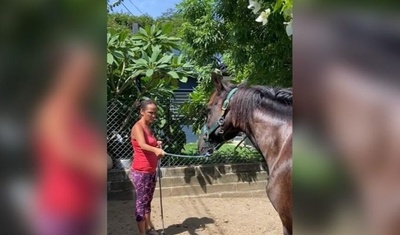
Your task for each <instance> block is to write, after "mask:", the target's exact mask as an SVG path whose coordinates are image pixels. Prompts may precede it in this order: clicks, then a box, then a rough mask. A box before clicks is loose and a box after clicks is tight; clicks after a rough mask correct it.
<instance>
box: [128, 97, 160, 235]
mask: <svg viewBox="0 0 400 235" xmlns="http://www.w3.org/2000/svg"><path fill="white" fill-rule="evenodd" d="M139 108H140V115H141V118H140V120H139V121H137V122H136V123H135V125H133V127H132V135H131V140H132V146H133V151H134V158H133V162H132V167H131V179H132V181H133V185H134V187H135V192H136V211H135V217H136V221H137V226H138V229H139V233H140V235H145V234H149V235H153V234H158V233H157V232H156V231H155V229H154V225H153V223H152V222H151V220H150V218H151V216H150V212H151V201H152V200H153V194H154V189H155V187H156V169H157V163H158V160H159V159H160V158H161V157H163V156H164V154H165V153H164V151H163V150H162V149H161V141H157V139H156V137H155V136H154V134H153V133H152V131H151V130H150V127H149V126H150V124H151V123H152V122H153V121H154V120H155V117H156V113H157V106H156V104H155V103H154V101H152V100H144V101H142V102H141V103H140V105H139Z"/></svg>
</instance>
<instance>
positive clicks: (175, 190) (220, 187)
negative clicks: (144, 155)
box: [107, 163, 268, 200]
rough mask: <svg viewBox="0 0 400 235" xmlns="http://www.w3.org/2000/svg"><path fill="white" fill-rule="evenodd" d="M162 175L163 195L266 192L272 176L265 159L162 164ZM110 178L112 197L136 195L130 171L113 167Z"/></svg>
mask: <svg viewBox="0 0 400 235" xmlns="http://www.w3.org/2000/svg"><path fill="white" fill-rule="evenodd" d="M161 175H162V179H161V184H162V196H163V197H191V196H195V197H223V196H225V195H230V196H245V197H246V196H247V197H251V196H265V186H266V184H267V178H268V177H267V172H266V166H265V164H263V163H240V164H227V165H201V166H187V167H171V168H169V167H167V168H161ZM107 181H108V182H107V193H108V199H109V200H130V199H133V196H134V193H133V186H132V183H131V182H130V180H129V178H128V176H127V172H125V171H124V170H110V171H109V172H108V180H107ZM158 186H159V185H158V183H157V188H156V192H155V195H154V196H155V197H158V196H159V188H158Z"/></svg>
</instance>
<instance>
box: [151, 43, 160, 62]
mask: <svg viewBox="0 0 400 235" xmlns="http://www.w3.org/2000/svg"><path fill="white" fill-rule="evenodd" d="M151 49H152V51H153V53H152V55H151V59H150V60H151V62H153V63H155V62H156V61H157V58H158V56H159V55H160V53H161V46H159V45H157V46H152V47H151Z"/></svg>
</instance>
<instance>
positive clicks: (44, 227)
mask: <svg viewBox="0 0 400 235" xmlns="http://www.w3.org/2000/svg"><path fill="white" fill-rule="evenodd" d="M57 55H59V57H57V58H58V59H59V60H58V62H57V63H56V65H57V67H56V68H55V72H54V75H53V76H54V77H53V78H54V80H53V81H52V82H53V83H52V84H51V85H52V86H51V87H49V89H48V91H47V93H46V94H45V96H44V97H43V100H42V102H41V103H40V104H39V107H38V110H37V113H36V119H35V123H34V127H33V128H34V136H33V137H34V138H33V140H34V146H35V151H36V155H37V160H38V161H37V166H38V168H39V169H38V175H37V182H36V184H37V189H36V190H37V191H36V193H35V205H36V208H35V209H36V210H35V215H34V218H33V219H34V221H33V223H34V226H35V227H34V230H35V234H38V235H72V234H74V235H94V234H98V225H99V216H100V213H101V206H102V205H103V204H104V201H103V199H104V198H103V195H104V193H103V192H104V182H105V180H106V164H105V163H106V161H105V157H106V154H105V150H106V149H105V147H104V146H106V145H105V142H104V141H103V139H104V138H103V137H102V136H101V134H100V133H99V132H98V130H97V129H96V128H95V127H94V126H93V125H92V122H91V120H90V119H89V118H88V116H87V114H86V113H85V105H84V104H86V103H87V102H88V100H90V98H91V94H93V90H92V88H93V82H94V81H95V80H94V76H95V75H96V71H98V68H99V67H98V64H99V63H98V61H97V59H96V58H97V57H98V56H97V53H96V52H95V51H94V50H93V49H92V48H90V47H89V46H88V45H87V44H80V43H78V44H71V45H67V46H65V48H64V47H63V48H61V49H60V54H57Z"/></svg>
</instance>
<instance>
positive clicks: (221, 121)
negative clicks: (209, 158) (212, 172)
mask: <svg viewBox="0 0 400 235" xmlns="http://www.w3.org/2000/svg"><path fill="white" fill-rule="evenodd" d="M237 89H238V88H237V87H235V88H233V89H232V90H231V91H229V93H228V95H227V96H226V98H225V100H224V103H223V104H222V108H221V110H222V112H221V116H220V117H219V119H218V121H217V122H216V123H214V125H212V126H211V127H210V128H207V126H206V125H204V127H203V131H204V141H205V142H206V144H207V145H209V146H212V144H211V141H210V138H209V137H210V134H212V133H214V132H215V131H216V130H217V129H218V128H219V127H221V126H223V125H224V122H225V115H226V113H225V111H226V109H227V108H228V105H229V102H230V101H231V99H232V96H233V95H234V94H235V93H236V91H237ZM223 133H224V131H223V130H222V129H221V130H220V131H219V132H218V134H220V135H222V134H223ZM219 146H220V145H218V146H216V147H214V148H215V149H217V148H218V147H219Z"/></svg>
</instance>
